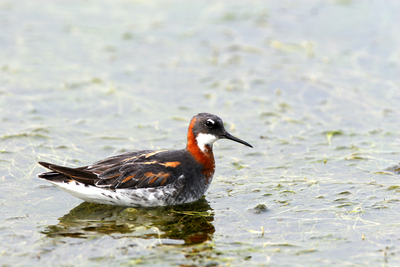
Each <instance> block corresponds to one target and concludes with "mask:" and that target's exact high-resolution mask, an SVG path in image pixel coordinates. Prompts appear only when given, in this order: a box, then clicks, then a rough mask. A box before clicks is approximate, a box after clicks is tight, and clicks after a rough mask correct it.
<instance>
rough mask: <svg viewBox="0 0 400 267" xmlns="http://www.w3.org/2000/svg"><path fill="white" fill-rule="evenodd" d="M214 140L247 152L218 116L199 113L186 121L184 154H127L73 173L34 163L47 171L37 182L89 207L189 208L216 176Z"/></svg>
mask: <svg viewBox="0 0 400 267" xmlns="http://www.w3.org/2000/svg"><path fill="white" fill-rule="evenodd" d="M218 139H229V140H232V141H236V142H239V143H241V144H243V145H246V146H248V147H252V146H251V145H250V144H249V143H247V142H245V141H243V140H241V139H239V138H237V137H234V136H232V135H231V134H229V133H228V132H227V131H226V130H225V128H224V125H223V122H222V119H221V118H219V117H218V116H216V115H213V114H209V113H199V114H197V115H195V116H194V117H193V118H192V120H191V121H190V124H189V129H188V133H187V145H186V148H184V149H181V150H156V151H153V150H143V151H135V152H126V153H122V154H119V155H116V156H111V157H108V158H105V159H103V160H100V161H97V162H95V163H93V164H91V165H88V166H84V167H78V168H70V167H64V166H59V165H56V164H52V163H47V162H39V164H40V165H42V166H43V167H45V168H47V169H49V170H50V172H45V173H41V174H38V177H39V178H41V179H44V180H46V181H48V182H50V183H52V184H54V185H55V186H57V187H59V188H61V189H62V190H64V191H66V192H68V193H70V194H71V195H73V196H75V197H78V198H80V199H83V200H85V201H87V202H92V203H100V204H109V205H117V206H132V207H139V206H141V207H155V206H169V205H177V204H183V203H189V202H193V201H196V200H198V199H200V198H201V197H202V196H203V195H204V193H205V192H206V191H207V189H208V187H209V186H210V183H211V181H212V177H213V175H214V171H215V160H214V154H213V143H214V142H215V141H217V140H218Z"/></svg>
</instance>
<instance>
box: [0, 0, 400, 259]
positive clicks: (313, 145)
mask: <svg viewBox="0 0 400 267" xmlns="http://www.w3.org/2000/svg"><path fill="white" fill-rule="evenodd" d="M398 10H399V4H398V3H396V2H394V1H392V2H385V3H384V4H383V3H378V2H376V3H375V2H365V1H339V0H338V1H307V2H303V1H302V2H300V1H246V2H243V1H229V2H228V1H197V2H196V3H194V2H189V1H96V2H93V1H83V2H82V1H69V2H68V3H67V2H62V1H55V2H53V3H48V2H47V1H28V2H24V3H22V2H15V1H0V29H1V30H0V45H1V48H2V49H1V51H0V121H1V125H2V127H1V129H0V208H1V209H0V210H1V211H2V212H1V213H0V244H1V245H0V256H1V263H2V266H26V265H30V266H35V265H40V266H43V265H45V266H56V265H63V266H97V265H104V264H105V265H134V264H139V263H140V264H143V265H146V264H147V265H151V266H166V265H173V266H175V265H187V266H197V265H198V266H220V265H221V266H243V265H244V264H246V265H251V266H259V265H266V264H268V265H271V266H332V265H336V266H368V265H370V266H377V265H380V266H396V265H398V262H399V261H400V257H399V255H400V251H399V247H400V230H399V229H400V228H399V226H400V225H399V220H398V218H399V216H400V215H399V213H400V202H399V194H400V180H399V175H400V171H399V170H400V166H399V162H400V155H399V151H400V131H399V127H398V125H399V123H398V121H399V120H398V118H399V115H400V114H399V113H400V112H399V101H400V90H399V85H400V83H399V73H400V72H399V71H400V67H399V66H400V65H399V63H400V62H399V61H400V60H399V56H398V55H399V53H400V35H399V31H398V28H399V27H398V25H400V19H399V16H398ZM203 111H205V112H210V113H215V114H218V115H219V116H220V117H222V119H223V120H224V121H225V124H226V128H227V129H228V131H230V132H231V133H232V134H233V135H235V136H237V137H239V138H241V139H243V140H245V141H248V142H249V143H251V144H252V145H253V146H254V148H253V149H250V148H248V147H245V146H242V145H240V144H237V143H234V142H230V141H227V140H221V141H219V142H218V143H217V144H216V145H215V147H214V154H215V157H216V161H217V170H216V174H215V176H214V181H213V183H212V185H211V187H210V189H209V191H208V192H207V193H206V195H205V197H204V198H203V199H202V200H201V201H199V202H196V203H193V204H189V205H183V206H178V207H166V208H157V209H140V208H138V209H135V208H128V209H126V208H122V207H113V206H106V205H95V204H88V203H84V202H82V201H81V200H78V199H76V198H74V197H72V196H70V195H68V194H67V193H64V192H62V191H61V190H59V189H58V188H55V187H53V186H51V185H50V184H48V183H46V182H44V181H41V180H39V179H37V178H36V176H35V175H36V173H39V172H42V171H43V168H41V167H40V166H38V165H37V163H36V162H37V161H39V160H43V161H51V162H54V163H56V164H62V165H68V166H80V165H85V164H89V163H91V162H94V161H96V160H99V159H101V158H104V157H107V156H110V155H112V154H117V153H120V152H123V151H128V150H140V149H178V148H182V147H184V146H185V141H186V140H185V138H186V136H185V134H186V131H187V126H188V122H189V120H190V118H191V117H192V116H193V115H194V114H196V113H198V112H203Z"/></svg>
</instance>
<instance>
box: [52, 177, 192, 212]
mask: <svg viewBox="0 0 400 267" xmlns="http://www.w3.org/2000/svg"><path fill="white" fill-rule="evenodd" d="M183 179H184V176H183V175H182V176H180V177H179V178H178V179H177V180H176V181H175V182H174V183H172V184H169V185H167V186H163V187H158V188H137V189H115V190H109V189H104V188H99V187H96V186H92V185H89V186H85V185H84V184H82V183H79V182H75V181H71V182H68V183H64V182H52V181H49V182H50V183H52V184H54V185H55V186H57V187H58V188H60V189H62V190H64V191H65V192H67V193H69V194H71V195H73V196H75V197H77V198H80V199H83V200H85V201H87V202H91V203H101V204H107V205H117V206H131V207H139V206H140V207H157V206H167V205H175V204H182V203H186V202H192V201H195V200H197V199H198V198H199V197H198V198H196V197H193V196H192V197H191V198H189V199H185V201H179V200H178V199H175V198H174V196H175V195H176V194H177V193H178V192H179V191H181V190H182V188H183V183H182V180H183Z"/></svg>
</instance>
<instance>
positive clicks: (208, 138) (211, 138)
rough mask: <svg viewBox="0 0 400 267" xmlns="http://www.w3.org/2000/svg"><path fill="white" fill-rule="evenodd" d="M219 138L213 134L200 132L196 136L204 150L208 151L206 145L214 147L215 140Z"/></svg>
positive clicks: (198, 143)
mask: <svg viewBox="0 0 400 267" xmlns="http://www.w3.org/2000/svg"><path fill="white" fill-rule="evenodd" d="M217 140H218V138H217V137H216V136H215V135H212V134H203V133H199V134H198V135H197V137H196V141H197V145H198V146H199V148H200V149H201V150H202V151H203V152H205V151H206V145H208V146H210V147H212V145H213V144H214V142H215V141H217Z"/></svg>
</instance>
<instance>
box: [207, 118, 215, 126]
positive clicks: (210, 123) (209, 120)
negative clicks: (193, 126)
mask: <svg viewBox="0 0 400 267" xmlns="http://www.w3.org/2000/svg"><path fill="white" fill-rule="evenodd" d="M214 124H215V122H214V121H213V120H211V119H208V120H207V121H206V126H207V127H209V128H211V127H213V126H214Z"/></svg>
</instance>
